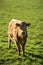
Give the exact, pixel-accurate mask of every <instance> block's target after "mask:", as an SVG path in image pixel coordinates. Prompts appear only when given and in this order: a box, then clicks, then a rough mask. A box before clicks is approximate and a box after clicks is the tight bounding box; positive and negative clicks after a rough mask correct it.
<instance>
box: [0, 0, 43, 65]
mask: <svg viewBox="0 0 43 65" xmlns="http://www.w3.org/2000/svg"><path fill="white" fill-rule="evenodd" d="M12 18H17V19H20V20H24V21H26V22H30V23H31V26H30V27H29V28H28V29H27V31H28V40H27V43H26V49H25V55H26V56H25V57H23V56H22V53H21V56H18V52H17V51H16V46H15V45H14V43H13V44H12V45H11V48H10V49H8V36H7V30H8V23H9V21H10V20H11V19H12ZM0 65H43V0H0Z"/></svg>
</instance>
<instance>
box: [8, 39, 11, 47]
mask: <svg viewBox="0 0 43 65" xmlns="http://www.w3.org/2000/svg"><path fill="white" fill-rule="evenodd" d="M10 47H11V39H10V38H8V48H10Z"/></svg>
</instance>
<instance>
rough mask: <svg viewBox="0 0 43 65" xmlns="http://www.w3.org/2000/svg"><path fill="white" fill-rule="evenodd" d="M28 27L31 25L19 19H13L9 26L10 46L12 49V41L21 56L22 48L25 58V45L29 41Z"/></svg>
mask: <svg viewBox="0 0 43 65" xmlns="http://www.w3.org/2000/svg"><path fill="white" fill-rule="evenodd" d="M27 26H30V23H26V22H24V21H21V20H17V19H12V20H11V21H10V23H9V26H8V42H9V45H8V46H9V48H10V45H11V41H14V43H15V44H16V46H17V49H18V51H19V55H20V49H21V47H22V51H23V56H24V54H25V44H26V40H27Z"/></svg>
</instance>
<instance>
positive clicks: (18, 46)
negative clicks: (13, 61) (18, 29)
mask: <svg viewBox="0 0 43 65" xmlns="http://www.w3.org/2000/svg"><path fill="white" fill-rule="evenodd" d="M16 45H17V48H18V52H19V56H20V45H19V43H16Z"/></svg>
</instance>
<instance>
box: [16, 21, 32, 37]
mask: <svg viewBox="0 0 43 65" xmlns="http://www.w3.org/2000/svg"><path fill="white" fill-rule="evenodd" d="M30 25H31V24H30V23H26V22H22V23H16V26H17V30H18V37H20V38H24V37H26V36H27V26H30Z"/></svg>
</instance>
